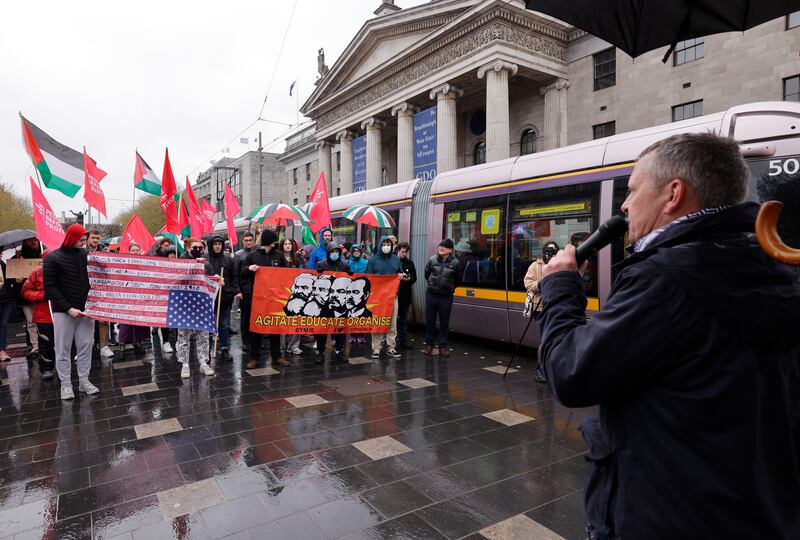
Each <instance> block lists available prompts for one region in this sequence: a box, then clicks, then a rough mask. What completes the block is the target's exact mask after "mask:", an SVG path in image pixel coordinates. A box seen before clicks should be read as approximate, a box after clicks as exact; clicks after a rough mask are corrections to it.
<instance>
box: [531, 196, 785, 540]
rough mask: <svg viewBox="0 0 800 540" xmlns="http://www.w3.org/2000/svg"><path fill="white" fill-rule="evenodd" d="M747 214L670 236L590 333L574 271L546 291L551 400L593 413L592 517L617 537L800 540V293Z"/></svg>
mask: <svg viewBox="0 0 800 540" xmlns="http://www.w3.org/2000/svg"><path fill="white" fill-rule="evenodd" d="M756 212H757V205H755V204H754V203H747V204H742V205H739V206H735V207H733V208H730V209H728V210H724V211H722V212H720V213H717V214H711V215H704V216H701V217H699V218H694V219H691V220H688V221H686V222H682V223H678V224H675V225H672V226H671V227H669V228H668V229H666V230H665V231H664V232H663V233H662V234H661V235H660V236H659V237H658V238H657V239H656V240H654V242H653V245H652V246H650V247H649V248H647V249H646V250H645V251H644V252H642V253H638V254H634V255H632V256H630V257H629V258H628V259H626V260H625V261H623V262H622V263H621V264H620V272H619V275H618V276H617V279H616V281H615V283H614V287H613V289H612V291H611V294H610V296H609V298H608V301H607V303H606V305H605V306H604V307H603V310H602V311H601V312H599V313H597V314H596V315H595V316H594V317H593V318H592V319H591V321H589V322H587V321H586V317H585V312H584V310H585V308H586V297H585V295H584V286H583V281H582V280H581V279H580V278H579V276H578V274H577V273H568V272H560V273H557V274H553V275H550V276H547V277H546V278H544V279H543V280H542V281H541V282H540V286H541V291H542V303H543V304H544V309H543V311H542V314H541V319H540V327H541V333H542V346H541V348H540V353H541V360H542V362H543V363H544V369H545V372H546V374H547V379H548V382H549V384H550V387H551V389H552V390H553V392H554V394H555V395H556V397H557V398H558V400H559V401H561V402H562V403H563V404H564V405H566V406H568V407H586V406H589V405H594V404H600V420H599V421H598V420H597V419H590V420H587V421H586V422H585V423H584V425H583V426H582V428H581V430H582V432H583V435H584V439H586V441H587V443H588V446H589V451H590V456H591V458H590V461H589V463H590V473H591V474H592V476H591V479H590V480H589V481H588V482H587V486H588V488H587V493H586V510H587V515H588V517H589V520H590V522H591V523H592V525H594V526H595V527H596V528H598V529H602V528H603V527H608V528H610V529H611V530H610V533H611V534H613V535H614V537H621V538H634V539H637V538H647V539H662V538H663V539H672V538H770V539H789V538H800V511H798V508H799V507H798V504H800V503H798V501H800V340H798V337H797V321H800V287H799V286H798V285H797V284H796V283H794V282H793V276H792V273H791V272H789V271H788V270H787V269H786V267H784V266H782V265H780V264H779V263H777V262H775V261H773V260H772V259H770V258H769V257H767V255H765V254H764V252H763V251H762V250H761V249H760V248H759V246H758V244H757V243H756V242H755V240H754V238H753V237H752V235H750V234H749V233H751V232H752V231H753V228H754V222H755V215H756ZM592 463H596V464H597V465H596V466H594V467H591V464H592Z"/></svg>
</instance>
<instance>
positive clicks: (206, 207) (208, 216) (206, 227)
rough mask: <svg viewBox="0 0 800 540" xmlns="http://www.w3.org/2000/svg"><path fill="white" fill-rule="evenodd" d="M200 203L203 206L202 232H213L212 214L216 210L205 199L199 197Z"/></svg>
mask: <svg viewBox="0 0 800 540" xmlns="http://www.w3.org/2000/svg"><path fill="white" fill-rule="evenodd" d="M200 203H201V206H202V208H203V234H211V233H212V232H214V214H216V213H217V212H216V210H214V207H213V206H211V203H210V202H208V201H207V200H205V199H201V200H200Z"/></svg>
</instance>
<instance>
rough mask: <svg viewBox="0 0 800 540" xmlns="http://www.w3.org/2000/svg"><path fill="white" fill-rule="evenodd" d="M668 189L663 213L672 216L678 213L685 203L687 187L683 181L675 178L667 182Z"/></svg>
mask: <svg viewBox="0 0 800 540" xmlns="http://www.w3.org/2000/svg"><path fill="white" fill-rule="evenodd" d="M668 187H669V199H668V200H667V204H665V205H664V213H665V214H674V213H676V212H678V210H679V209H680V208H681V207H682V206H683V204H684V203H685V202H686V196H687V186H686V182H685V181H683V180H681V179H678V178H676V179H674V180H671V181H670V182H669V184H668Z"/></svg>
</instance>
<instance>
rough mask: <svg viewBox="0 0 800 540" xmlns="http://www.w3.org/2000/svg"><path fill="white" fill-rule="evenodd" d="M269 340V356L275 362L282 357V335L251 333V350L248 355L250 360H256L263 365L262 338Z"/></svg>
mask: <svg viewBox="0 0 800 540" xmlns="http://www.w3.org/2000/svg"><path fill="white" fill-rule="evenodd" d="M262 337H268V338H269V354H270V356H272V361H273V362H274V361H275V360H277V359H278V358H280V357H281V336H280V334H259V333H258V332H250V349H249V350H248V355H249V357H250V360H255V361H256V362H258V363H259V364H261V338H262Z"/></svg>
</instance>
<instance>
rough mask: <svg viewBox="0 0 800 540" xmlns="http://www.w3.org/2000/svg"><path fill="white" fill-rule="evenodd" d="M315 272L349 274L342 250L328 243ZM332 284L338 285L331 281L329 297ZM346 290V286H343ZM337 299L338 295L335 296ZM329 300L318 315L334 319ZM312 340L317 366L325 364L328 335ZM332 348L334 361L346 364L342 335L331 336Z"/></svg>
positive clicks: (334, 314)
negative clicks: (315, 344)
mask: <svg viewBox="0 0 800 540" xmlns="http://www.w3.org/2000/svg"><path fill="white" fill-rule="evenodd" d="M316 270H317V272H319V273H322V272H325V271H328V272H347V273H350V266H349V265H348V264H347V261H346V260H345V258H344V257H343V256H342V248H341V247H340V246H338V245H337V244H334V243H333V242H330V243H328V248H327V250H326V256H325V260H323V261H319V262H318V263H317V268H316ZM334 284H338V282H337V280H335V279H332V280H331V296H333V295H334V294H335V293H334V290H333V289H334ZM345 289H346V286H345ZM337 297H338V295H337ZM331 300H332V299H331V298H330V297H329V298H328V303H327V305H325V306H322V313H321V314H320V315H321V316H322V317H334V316H336V313H334V311H335V310H333V309H332V308H331V307H330V304H331ZM314 338H315V339H316V341H317V359H316V363H317V364H322V363H323V362H325V348H326V347H327V346H328V334H316V335H315V336H314ZM333 346H334V351H335V352H334V356H335V358H336V360H338V361H340V362H347V356H345V351H344V348H345V337H344V334H335V335H334V336H333Z"/></svg>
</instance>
